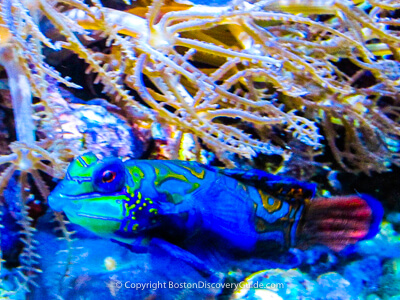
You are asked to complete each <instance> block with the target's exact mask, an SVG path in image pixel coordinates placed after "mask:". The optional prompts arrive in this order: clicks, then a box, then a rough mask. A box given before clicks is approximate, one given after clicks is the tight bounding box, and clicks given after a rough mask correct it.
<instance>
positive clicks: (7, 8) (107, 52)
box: [0, 0, 400, 290]
mask: <svg viewBox="0 0 400 300" xmlns="http://www.w3.org/2000/svg"><path fill="white" fill-rule="evenodd" d="M112 7H115V6H111V5H110V7H107V6H105V5H102V4H101V3H100V1H97V0H93V1H90V4H87V3H86V2H84V1H79V0H63V1H47V0H33V1H29V0H2V1H1V25H2V26H1V30H0V64H1V65H2V66H3V68H4V70H5V72H6V74H7V80H8V86H9V89H10V95H11V99H12V107H13V112H14V121H15V130H16V136H17V141H15V142H13V143H11V144H10V150H11V153H10V154H8V155H4V156H1V157H0V163H1V164H8V166H7V167H6V168H5V170H4V171H3V173H2V174H1V177H0V192H2V191H3V190H4V189H5V188H6V187H7V184H8V183H9V181H10V178H11V177H12V176H13V175H14V174H15V173H16V171H17V173H18V174H19V177H18V178H19V179H18V180H19V186H20V189H21V195H22V196H21V199H22V201H23V203H22V205H21V207H22V212H21V215H23V217H22V218H21V220H20V223H21V226H22V228H23V230H22V231H21V237H22V240H23V241H24V243H25V244H26V246H25V248H24V250H23V251H24V252H23V253H25V254H23V255H22V254H21V266H22V265H23V266H25V267H22V270H21V272H20V275H19V276H20V277H21V278H22V281H21V283H20V284H18V285H19V286H20V287H22V288H21V289H26V290H27V289H28V288H27V287H28V285H29V284H31V283H32V282H33V277H34V274H36V273H37V272H40V270H38V269H37V268H35V267H33V266H34V265H36V262H37V259H38V258H37V257H35V255H34V242H33V241H34V236H33V235H34V233H33V231H34V227H33V225H32V220H31V219H30V217H29V216H28V213H27V210H28V208H27V206H26V202H27V201H28V199H29V197H30V194H31V192H30V189H29V184H30V183H29V180H28V178H32V179H33V182H34V184H35V185H36V188H37V189H38V190H39V192H40V194H41V197H42V198H43V199H47V196H48V194H49V189H48V187H47V185H46V183H45V180H43V178H42V176H41V174H40V173H41V172H44V173H47V174H49V175H50V176H52V177H56V178H62V176H63V174H64V170H65V167H66V163H67V162H68V161H70V160H71V159H72V158H73V157H74V156H76V155H78V154H81V153H80V151H77V150H76V149H74V147H73V146H72V145H71V144H69V142H68V140H65V139H63V138H62V137H63V134H65V129H63V124H62V122H60V120H59V112H58V111H59V110H58V109H57V107H58V106H59V105H60V104H59V102H57V101H56V99H63V96H62V93H61V90H62V89H63V88H68V89H70V90H73V89H78V88H79V85H80V84H81V83H79V82H78V83H74V82H71V81H70V80H69V79H68V78H63V77H62V76H61V75H60V73H59V72H58V71H57V70H56V68H55V67H52V66H51V65H50V64H49V63H48V62H47V58H46V55H47V54H46V53H49V51H48V50H49V49H51V50H52V51H55V52H56V53H57V52H60V53H61V52H62V51H61V49H63V51H69V53H71V54H75V55H77V56H78V57H79V58H81V59H82V60H83V62H84V63H85V64H86V66H87V70H86V71H87V73H91V74H95V75H96V78H95V79H94V81H93V84H97V83H99V84H101V85H102V86H103V93H104V97H106V98H107V100H108V101H109V102H111V103H113V104H114V105H116V106H118V107H120V108H121V109H122V110H123V112H124V114H125V115H127V116H129V117H130V118H129V119H130V120H133V121H132V122H133V123H135V124H136V125H137V126H138V127H150V126H152V125H153V124H159V125H160V126H161V128H164V129H167V128H170V127H172V128H173V132H174V136H173V137H172V136H168V139H169V143H168V147H169V151H170V153H171V158H177V157H179V152H180V151H182V148H183V144H184V141H185V140H187V139H189V140H191V141H192V142H193V144H194V150H193V153H194V157H195V158H196V159H197V160H201V151H202V150H203V149H206V150H209V151H211V152H213V153H215V155H216V157H217V158H218V159H219V160H220V161H222V162H223V163H224V164H225V165H226V166H233V165H235V164H237V162H236V161H235V156H234V155H232V153H234V154H237V155H238V156H240V157H244V158H246V159H248V160H249V161H250V162H249V164H250V165H251V164H252V162H251V159H252V158H254V157H256V156H257V155H258V154H265V155H281V156H283V157H284V159H285V162H286V163H287V161H290V157H291V156H293V155H295V154H296V153H300V154H302V155H304V157H307V158H308V159H309V160H310V161H313V160H314V159H315V157H316V156H317V155H320V154H323V153H327V152H330V153H332V155H333V157H334V159H335V161H336V162H337V163H338V165H339V166H340V168H342V169H343V170H345V171H347V172H354V173H358V172H365V173H367V174H369V173H370V172H371V171H378V172H382V171H385V170H388V169H390V166H391V165H392V164H395V165H399V164H400V160H399V154H398V153H399V145H400V125H399V116H400V115H399V105H398V102H399V98H398V94H399V86H400V75H399V67H400V53H399V49H400V34H399V31H398V30H395V29H396V28H397V27H398V26H400V23H399V20H398V18H396V15H395V14H396V11H398V10H399V8H400V7H399V4H398V3H396V1H394V0H393V1H368V2H367V1H361V0H353V1H344V0H338V1H334V0H331V1H318V0H315V1H290V0H289V1H284V0H280V1H276V0H265V1H259V2H255V3H252V2H248V1H232V2H231V3H229V4H225V6H200V5H196V4H193V3H191V2H185V3H176V2H173V1H166V2H165V3H164V2H163V1H161V0H156V1H153V2H152V3H148V2H147V1H143V2H137V3H126V5H124V6H119V7H118V8H112ZM43 24H47V25H48V24H50V25H51V26H44V25H43ZM49 28H50V29H49ZM54 32H56V33H54ZM98 41H105V43H104V47H101V48H95V47H91V44H93V43H95V42H98ZM60 60H61V56H60ZM347 65H351V68H349V67H348V66H347ZM32 99H34V100H35V101H34V104H32ZM43 124H44V125H43ZM39 127H40V128H41V133H42V136H41V137H40V138H39V135H36V134H35V131H36V129H37V128H39ZM43 136H44V137H43ZM285 162H284V163H285ZM44 201H45V200H44ZM56 219H57V220H58V221H59V222H60V224H61V225H60V228H61V230H62V232H63V233H64V237H65V238H66V239H67V240H68V241H69V244H70V242H71V237H70V235H71V234H70V232H69V231H68V230H67V229H66V227H65V221H64V220H63V217H62V215H61V214H56ZM71 247H72V246H71ZM23 257H28V259H27V260H26V261H24V259H23ZM66 273H67V271H66Z"/></svg>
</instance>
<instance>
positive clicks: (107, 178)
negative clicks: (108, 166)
mask: <svg viewBox="0 0 400 300" xmlns="http://www.w3.org/2000/svg"><path fill="white" fill-rule="evenodd" d="M116 175H117V174H116V173H115V172H114V171H111V170H105V171H104V172H103V175H102V176H101V181H103V182H104V183H110V182H112V181H113V180H114V179H115V177H116Z"/></svg>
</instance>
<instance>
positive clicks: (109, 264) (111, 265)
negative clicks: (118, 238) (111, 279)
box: [104, 256, 117, 271]
mask: <svg viewBox="0 0 400 300" xmlns="http://www.w3.org/2000/svg"><path fill="white" fill-rule="evenodd" d="M104 266H105V267H106V269H107V270H108V271H114V270H115V269H116V268H117V262H116V261H115V259H114V258H112V257H111V256H108V257H106V258H105V259H104Z"/></svg>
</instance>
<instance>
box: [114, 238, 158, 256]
mask: <svg viewBox="0 0 400 300" xmlns="http://www.w3.org/2000/svg"><path fill="white" fill-rule="evenodd" d="M111 241H112V242H114V243H117V244H118V245H120V246H122V247H125V248H127V249H129V250H130V251H132V252H135V253H146V252H148V251H149V244H150V238H148V237H144V236H138V237H137V238H135V240H134V241H133V242H130V241H129V242H125V241H121V240H116V239H111Z"/></svg>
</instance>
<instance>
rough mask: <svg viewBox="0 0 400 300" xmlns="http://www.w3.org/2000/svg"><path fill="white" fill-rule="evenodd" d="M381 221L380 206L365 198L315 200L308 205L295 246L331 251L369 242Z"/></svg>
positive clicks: (368, 197) (360, 196)
mask: <svg viewBox="0 0 400 300" xmlns="http://www.w3.org/2000/svg"><path fill="white" fill-rule="evenodd" d="M382 218H383V208H382V205H381V204H380V202H379V201H378V200H376V199H374V198H373V197H371V196H369V195H364V194H362V195H352V196H346V197H334V198H316V199H313V200H312V201H310V202H309V203H308V206H307V208H306V212H305V215H304V217H303V222H302V225H301V227H300V228H299V232H298V241H299V243H298V246H299V247H300V248H307V247H309V246H311V245H316V244H323V245H326V246H328V247H329V248H331V249H332V250H334V251H341V250H343V249H344V248H345V247H346V246H347V245H350V244H355V243H356V242H358V241H360V240H363V239H370V238H373V237H374V236H375V235H376V234H377V233H378V231H379V224H380V223H381V221H382Z"/></svg>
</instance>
